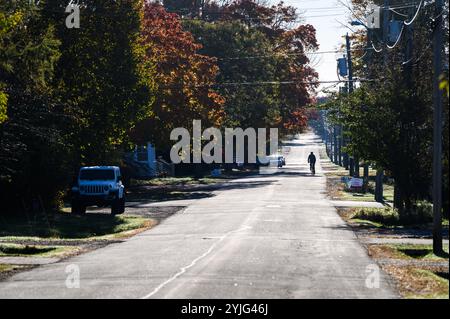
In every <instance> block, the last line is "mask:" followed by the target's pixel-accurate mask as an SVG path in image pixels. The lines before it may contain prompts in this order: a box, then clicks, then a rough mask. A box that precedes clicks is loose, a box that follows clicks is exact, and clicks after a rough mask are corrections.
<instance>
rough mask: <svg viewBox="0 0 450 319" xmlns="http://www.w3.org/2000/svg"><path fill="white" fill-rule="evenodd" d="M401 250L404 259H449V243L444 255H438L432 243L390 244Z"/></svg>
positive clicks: (400, 255)
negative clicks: (434, 251)
mask: <svg viewBox="0 0 450 319" xmlns="http://www.w3.org/2000/svg"><path fill="white" fill-rule="evenodd" d="M388 246H389V247H392V248H393V249H395V250H397V251H398V252H399V257H401V258H403V259H416V260H419V259H420V260H437V261H439V260H448V247H449V246H448V245H444V255H443V256H436V255H435V254H434V253H433V246H432V245H411V244H407V245H406V244H398V245H388Z"/></svg>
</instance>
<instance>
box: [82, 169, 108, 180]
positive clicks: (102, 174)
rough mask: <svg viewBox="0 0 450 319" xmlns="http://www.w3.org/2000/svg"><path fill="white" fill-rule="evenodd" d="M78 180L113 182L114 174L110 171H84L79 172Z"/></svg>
mask: <svg viewBox="0 0 450 319" xmlns="http://www.w3.org/2000/svg"><path fill="white" fill-rule="evenodd" d="M80 180H88V181H94V180H102V181H109V180H115V174H114V170H112V169H85V170H82V171H80Z"/></svg>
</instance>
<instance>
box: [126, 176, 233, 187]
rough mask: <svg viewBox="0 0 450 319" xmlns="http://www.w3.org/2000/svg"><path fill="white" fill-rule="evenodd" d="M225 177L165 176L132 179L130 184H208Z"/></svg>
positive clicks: (221, 180) (222, 179)
mask: <svg viewBox="0 0 450 319" xmlns="http://www.w3.org/2000/svg"><path fill="white" fill-rule="evenodd" d="M224 179H225V178H212V177H204V178H194V177H165V178H152V179H148V180H134V179H133V180H132V181H131V186H174V185H210V184H216V183H220V182H223V181H224Z"/></svg>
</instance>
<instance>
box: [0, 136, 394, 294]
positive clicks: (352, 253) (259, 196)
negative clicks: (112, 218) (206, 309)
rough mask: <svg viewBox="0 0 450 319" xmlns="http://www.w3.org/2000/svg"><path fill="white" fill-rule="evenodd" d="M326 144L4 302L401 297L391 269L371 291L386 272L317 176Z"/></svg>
mask: <svg viewBox="0 0 450 319" xmlns="http://www.w3.org/2000/svg"><path fill="white" fill-rule="evenodd" d="M318 141H319V140H318V139H316V137H315V136H314V135H312V134H304V135H301V137H300V139H299V140H296V141H293V142H292V143H291V144H292V145H291V152H290V154H289V155H287V164H288V165H287V166H286V167H285V168H284V169H281V170H278V172H277V174H275V175H270V174H268V175H261V176H259V177H253V178H247V179H240V180H237V181H234V182H233V187H227V188H226V189H223V190H218V191H215V192H214V196H212V197H209V198H204V199H200V200H196V201H192V202H190V203H189V206H188V207H187V208H186V209H185V210H184V211H183V212H182V213H178V214H176V215H174V216H172V217H170V218H168V219H166V220H165V221H164V222H163V223H161V224H160V225H158V226H157V227H155V228H154V229H151V230H149V231H147V232H144V233H142V234H140V235H138V236H135V237H133V238H132V239H130V240H128V241H126V242H124V243H118V244H112V245H110V246H108V247H105V248H102V249H98V250H96V251H93V252H90V253H87V254H84V255H80V256H77V257H74V258H71V259H68V260H65V261H63V262H60V263H56V264H50V265H44V266H41V267H38V268H36V269H34V270H32V271H28V272H24V273H20V274H17V275H15V276H14V277H11V278H10V279H9V280H8V281H6V282H1V283H0V298H5V297H6V298H9V297H11V298H17V297H21V298H47V297H51V298H394V297H396V296H397V295H396V293H395V291H394V290H393V288H392V283H391V282H390V281H389V280H388V279H387V277H386V276H385V275H384V274H383V273H382V272H380V287H379V288H368V287H367V286H366V280H367V278H368V276H369V275H370V274H372V272H373V271H374V270H375V272H376V271H377V270H378V269H377V267H376V266H375V265H373V261H371V259H370V258H369V257H368V256H367V253H366V251H365V249H364V248H363V247H362V246H361V245H360V244H359V242H358V241H357V239H356V237H355V234H354V233H353V232H352V231H351V230H350V229H349V228H348V227H346V225H345V223H344V222H343V221H342V220H341V219H340V217H339V216H338V215H337V213H336V210H335V208H334V206H333V204H332V203H331V202H330V201H329V200H327V199H326V193H325V184H326V180H325V177H324V176H323V174H322V170H321V168H320V163H318V166H319V167H318V168H317V175H316V176H314V177H313V176H310V174H309V169H308V164H307V163H306V159H307V157H308V154H309V153H310V152H311V151H314V152H315V153H316V155H317V156H318V154H319V152H318V150H319V144H318ZM72 264H74V265H77V266H78V267H79V269H80V278H81V281H80V288H78V289H77V288H75V289H68V288H67V287H66V277H67V276H68V274H67V273H66V267H67V266H68V265H72ZM374 267H375V268H374ZM369 279H370V278H369ZM369 281H370V280H369Z"/></svg>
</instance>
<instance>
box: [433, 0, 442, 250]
mask: <svg viewBox="0 0 450 319" xmlns="http://www.w3.org/2000/svg"><path fill="white" fill-rule="evenodd" d="M443 7H444V4H443V0H436V13H435V14H436V20H435V30H434V34H433V51H434V57H433V68H434V80H433V104H434V105H433V106H434V114H433V123H434V129H433V144H434V145H433V252H434V254H435V255H440V254H442V211H441V210H442V118H443V116H442V92H441V90H440V88H439V77H440V75H441V73H442V43H443V28H442V24H443V23H442V10H443Z"/></svg>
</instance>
